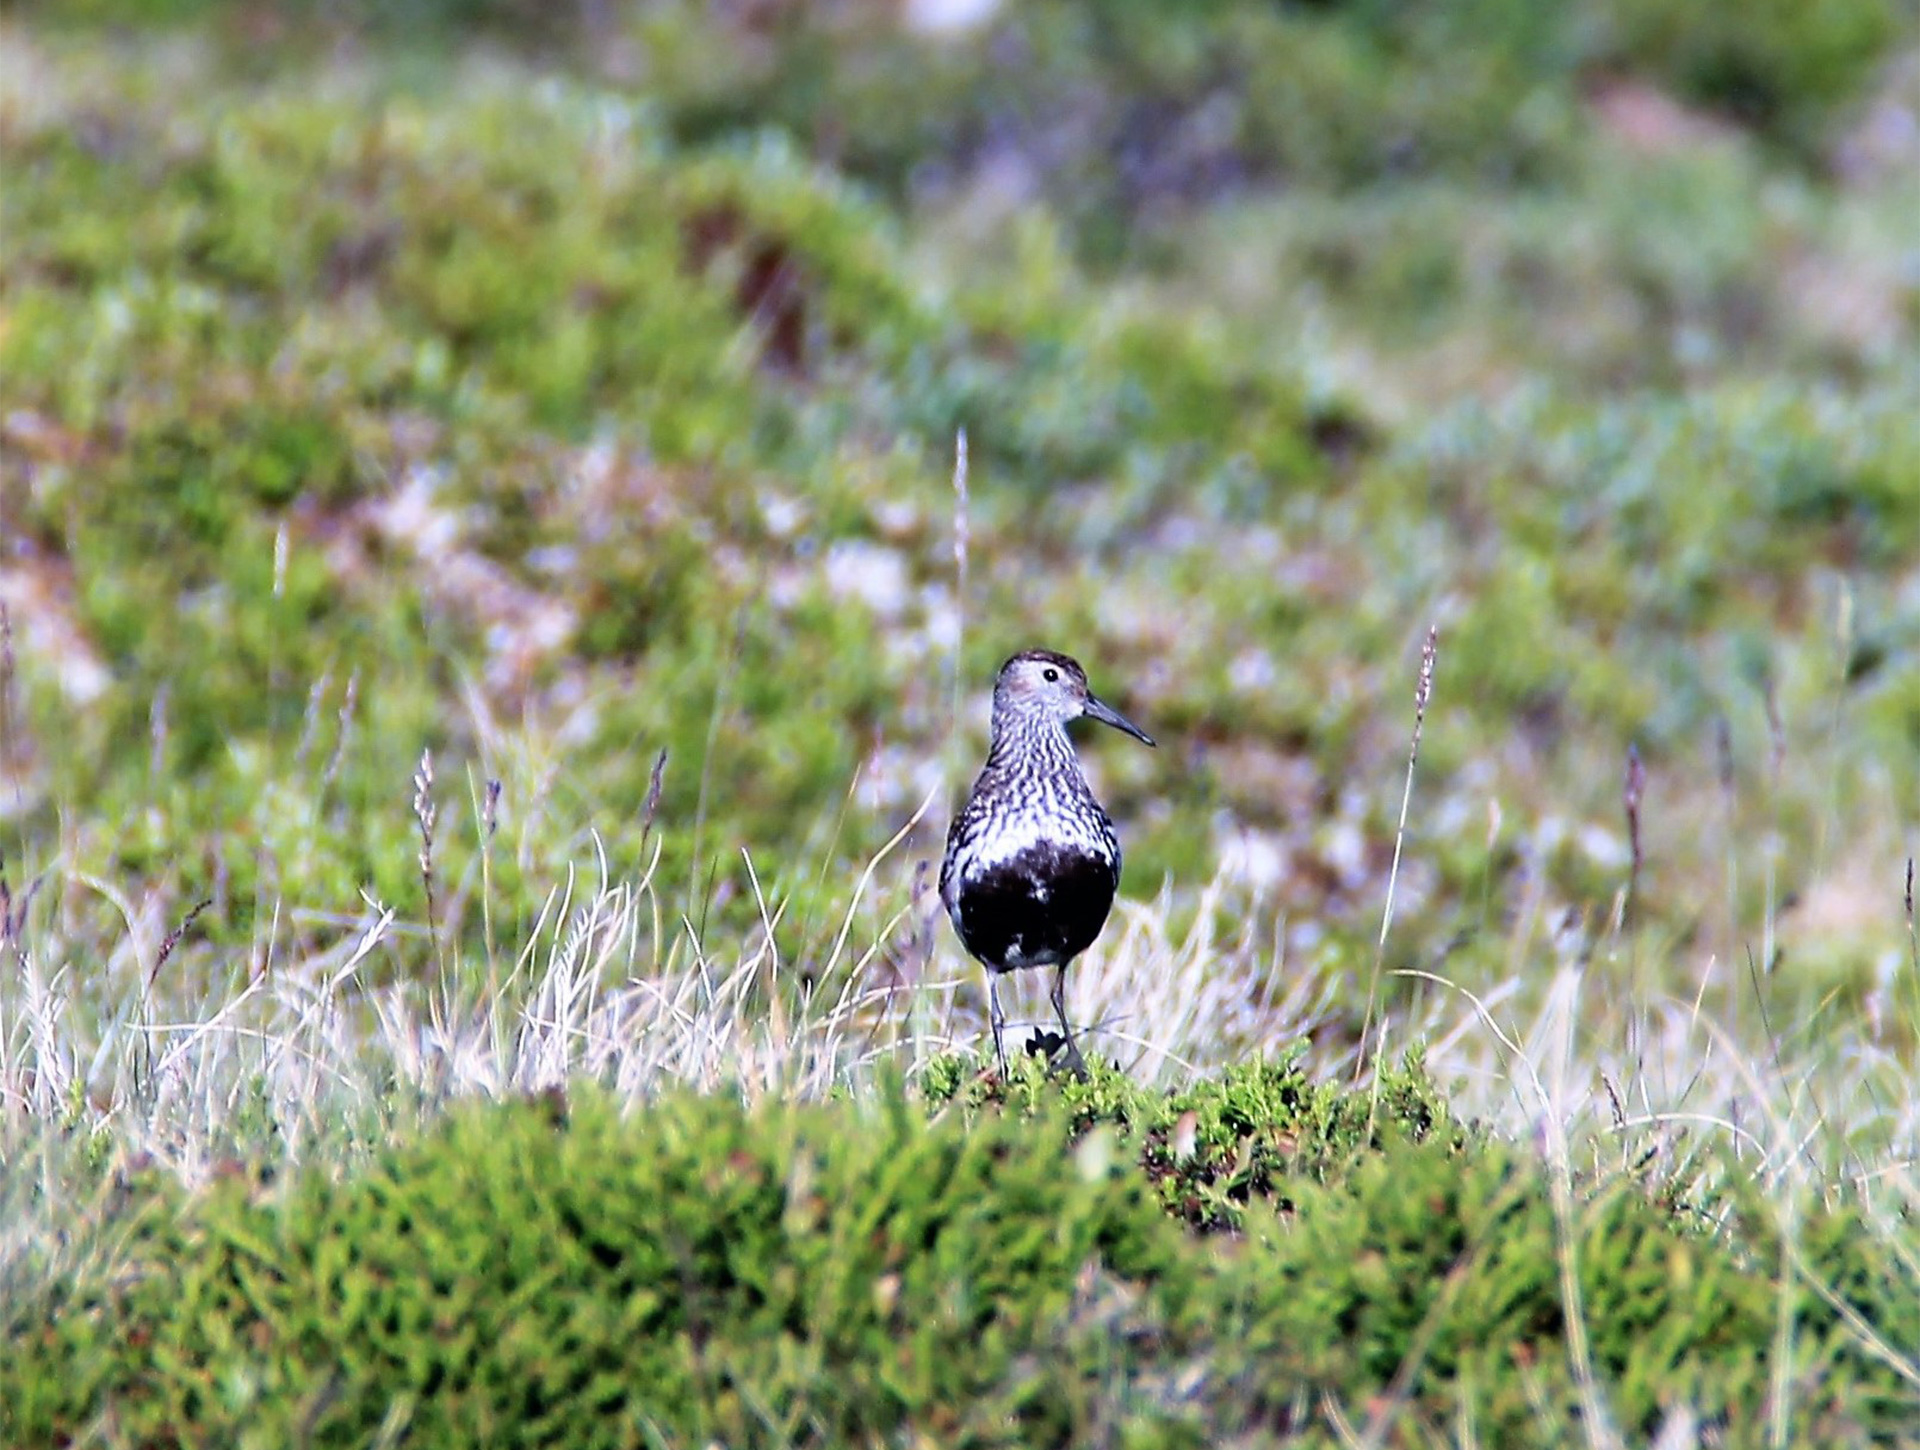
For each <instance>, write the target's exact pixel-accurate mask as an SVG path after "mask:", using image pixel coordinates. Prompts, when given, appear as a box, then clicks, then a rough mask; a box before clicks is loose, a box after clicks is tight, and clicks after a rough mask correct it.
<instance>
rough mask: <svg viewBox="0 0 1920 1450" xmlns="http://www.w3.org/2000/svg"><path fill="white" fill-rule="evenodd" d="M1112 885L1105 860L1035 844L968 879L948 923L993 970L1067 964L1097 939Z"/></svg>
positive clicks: (1115, 874) (1111, 868) (1113, 879)
mask: <svg viewBox="0 0 1920 1450" xmlns="http://www.w3.org/2000/svg"><path fill="white" fill-rule="evenodd" d="M1118 884H1119V873H1118V872H1117V871H1116V870H1115V869H1114V865H1113V863H1112V862H1110V861H1106V860H1102V859H1101V858H1100V857H1098V856H1092V855H1088V854H1086V853H1084V852H1080V851H1063V850H1060V849H1059V848H1058V847H1054V846H1045V845H1042V846H1035V847H1033V848H1032V849H1031V850H1027V851H1022V852H1021V853H1020V854H1019V855H1018V856H1014V857H1011V858H1010V859H1008V860H1007V861H1004V862H1002V863H1000V864H999V865H996V866H992V867H989V868H988V869H987V870H985V871H981V872H979V873H978V874H976V875H974V876H973V877H971V878H970V879H969V880H968V881H967V882H966V884H965V886H964V887H963V889H962V890H961V891H960V893H959V898H960V899H959V901H958V902H957V903H956V904H955V906H956V909H955V911H954V913H953V916H954V925H955V927H957V928H958V929H959V932H960V940H961V941H962V942H963V943H965V945H966V948H967V950H968V951H969V952H971V953H972V954H973V955H974V956H975V957H977V958H979V959H980V960H981V961H982V962H985V963H986V964H987V965H988V966H989V967H991V968H993V969H994V970H995V971H999V972H1006V971H1012V970H1014V969H1015V968H1018V967H1038V966H1048V965H1052V964H1056V963H1059V962H1065V961H1071V960H1072V959H1073V958H1074V957H1077V956H1079V955H1080V953H1081V952H1083V951H1085V950H1086V949H1087V948H1088V947H1089V946H1091V945H1092V944H1093V939H1094V938H1095V937H1097V936H1099V935H1100V928H1101V927H1102V926H1104V925H1106V920H1107V913H1108V912H1109V911H1110V910H1111V909H1112V907H1113V893H1114V888H1115V887H1116V886H1117V885H1118Z"/></svg>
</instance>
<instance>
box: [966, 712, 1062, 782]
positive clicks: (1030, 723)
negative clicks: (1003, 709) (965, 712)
mask: <svg viewBox="0 0 1920 1450" xmlns="http://www.w3.org/2000/svg"><path fill="white" fill-rule="evenodd" d="M986 771H987V773H988V774H992V775H1014V776H1024V775H1039V776H1046V777H1050V778H1053V779H1057V780H1064V781H1071V782H1073V783H1074V784H1076V785H1080V786H1082V787H1084V786H1085V784H1086V776H1085V775H1084V774H1082V773H1081V770H1080V757H1079V756H1078V755H1076V754H1075V753H1074V749H1073V741H1072V740H1070V739H1069V738H1068V737H1067V727H1066V726H1065V725H1063V724H1061V723H1060V722H1059V721H1058V720H1026V719H1020V718H1018V717H1006V716H1001V715H998V714H996V716H995V718H994V722H993V744H992V746H991V747H990V748H989V749H988V751H987V765H986Z"/></svg>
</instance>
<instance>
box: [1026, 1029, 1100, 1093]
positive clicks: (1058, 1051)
mask: <svg viewBox="0 0 1920 1450" xmlns="http://www.w3.org/2000/svg"><path fill="white" fill-rule="evenodd" d="M1027 1051H1028V1052H1029V1053H1031V1054H1034V1055H1036V1056H1039V1057H1042V1058H1044V1059H1046V1063H1047V1066H1048V1067H1050V1068H1052V1069H1053V1070H1054V1071H1055V1072H1061V1073H1067V1074H1069V1075H1071V1076H1073V1077H1077V1078H1080V1079H1081V1080H1082V1081H1085V1079H1086V1077H1087V1060H1086V1058H1084V1057H1082V1056H1081V1055H1080V1044H1079V1043H1077V1042H1075V1041H1074V1040H1073V1039H1072V1038H1071V1037H1068V1036H1066V1035H1065V1034H1064V1033H1060V1032H1049V1031H1047V1030H1045V1029H1044V1028H1036V1029H1035V1030H1034V1033H1033V1036H1031V1037H1029V1038H1028V1039H1027Z"/></svg>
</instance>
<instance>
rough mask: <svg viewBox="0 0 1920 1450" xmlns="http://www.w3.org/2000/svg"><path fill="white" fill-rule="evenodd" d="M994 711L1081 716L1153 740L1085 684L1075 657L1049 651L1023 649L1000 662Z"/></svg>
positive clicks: (1056, 718)
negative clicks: (1004, 661) (1001, 663)
mask: <svg viewBox="0 0 1920 1450" xmlns="http://www.w3.org/2000/svg"><path fill="white" fill-rule="evenodd" d="M993 712H994V714H995V715H996V716H1000V715H1002V714H1003V713H1004V714H1006V715H1011V716H1018V717H1023V718H1026V719H1030V720H1031V719H1041V720H1049V721H1053V722H1055V723H1057V724H1061V725H1065V724H1066V723H1067V722H1068V721H1069V720H1078V719H1080V718H1081V717H1082V716H1084V717H1085V718H1087V719H1089V720H1098V721H1099V722H1100V723H1101V724H1102V725H1111V726H1112V727H1113V728H1114V729H1116V730H1120V731H1124V732H1125V733H1126V734H1128V735H1131V736H1132V737H1133V738H1134V739H1135V740H1138V741H1141V742H1142V743H1143V744H1146V745H1151V744H1153V737H1152V736H1150V735H1148V734H1147V732H1146V731H1144V730H1142V729H1141V728H1140V727H1139V726H1138V725H1136V724H1134V723H1133V722H1132V721H1131V720H1129V719H1127V717H1126V716H1124V715H1122V714H1121V713H1120V712H1119V711H1118V710H1116V709H1114V708H1113V706H1111V705H1109V704H1107V703H1106V701H1104V700H1102V699H1101V698H1100V697H1099V696H1097V695H1095V694H1094V693H1093V692H1092V691H1091V690H1089V689H1088V688H1087V672H1086V671H1085V670H1083V669H1081V668H1080V662H1079V661H1078V660H1075V659H1072V658H1070V657H1069V656H1067V655H1063V654H1055V653H1054V652H1053V651H1052V650H1047V649H1030V650H1022V651H1021V652H1020V653H1019V654H1017V655H1015V656H1014V657H1013V658H1012V659H1010V660H1008V661H1007V662H1006V663H1005V664H1004V665H1002V666H1001V667H1000V677H999V679H997V680H996V681H994V686H993Z"/></svg>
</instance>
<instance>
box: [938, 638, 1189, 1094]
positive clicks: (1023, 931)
mask: <svg viewBox="0 0 1920 1450" xmlns="http://www.w3.org/2000/svg"><path fill="white" fill-rule="evenodd" d="M1083 718H1084V719H1088V720H1098V721H1099V722H1100V723H1101V724H1103V725H1110V726H1112V727H1113V728H1114V729H1116V730H1120V731H1123V732H1124V733H1126V734H1128V735H1131V736H1132V737H1133V738H1134V739H1136V740H1139V741H1141V742H1143V743H1144V744H1146V745H1148V746H1151V745H1152V744H1153V743H1154V742H1153V737H1152V736H1150V735H1148V734H1147V732H1146V731H1144V730H1142V729H1141V728H1140V727H1139V726H1138V725H1135V724H1134V723H1133V722H1132V721H1131V720H1129V719H1127V718H1126V716H1124V715H1122V714H1121V713H1120V712H1119V711H1118V710H1115V709H1114V708H1113V707H1112V706H1111V705H1108V704H1107V703H1106V702H1105V701H1103V700H1101V699H1100V698H1099V697H1098V696H1096V695H1094V694H1093V692H1092V691H1091V690H1089V689H1088V688H1087V672H1086V671H1085V670H1084V669H1082V668H1081V667H1080V663H1079V661H1077V660H1075V659H1072V658H1071V657H1069V656H1067V655H1063V654H1057V653H1055V652H1054V651H1052V650H1046V649H1029V650H1023V651H1021V652H1020V653H1019V654H1016V655H1014V656H1013V657H1012V658H1011V659H1009V660H1008V661H1007V662H1006V663H1005V664H1003V665H1002V666H1001V667H1000V673H999V675H998V677H997V678H996V679H995V680H994V685H993V732H992V740H991V744H990V745H989V747H988V750H987V761H986V765H985V766H984V767H983V768H982V769H981V771H980V776H979V778H978V779H977V780H976V781H975V782H974V784H973V790H972V792H971V793H970V794H969V795H968V797H967V801H966V804H965V805H963V806H962V807H961V808H960V811H959V813H958V814H957V815H955V816H954V818H953V822H952V824H951V825H950V826H949V827H948V828H947V851H946V856H945V857H944V859H943V860H942V861H941V863H940V899H941V901H942V902H943V903H944V904H945V906H946V908H947V915H948V916H949V917H950V918H952V920H953V927H954V930H955V932H956V933H958V935H959V937H960V943H961V945H962V946H964V947H965V948H966V949H967V952H968V954H969V955H970V956H972V957H973V958H974V959H975V960H976V961H978V962H980V964H981V965H982V966H984V967H985V968H986V969H987V1014H988V1020H989V1022H990V1023H991V1024H992V1027H993V1050H994V1054H995V1056H996V1057H998V1059H999V1062H1000V1074H1001V1076H1002V1077H1005V1076H1006V1073H1007V1049H1006V1042H1005V1029H1006V1016H1005V1014H1004V1013H1003V1012H1002V1011H1001V1008H1000V989H999V978H1000V976H1001V974H1002V973H1005V972H1014V971H1021V970H1024V969H1026V968H1030V967H1052V968H1053V993H1052V1000H1053V1010H1054V1011H1055V1012H1056V1013H1057V1014H1058V1015H1059V1018H1060V1030H1061V1033H1062V1036H1063V1040H1064V1043H1065V1046H1066V1061H1067V1063H1068V1065H1069V1066H1070V1067H1071V1068H1072V1069H1073V1070H1074V1071H1076V1072H1081V1073H1084V1072H1085V1070H1086V1063H1085V1059H1084V1058H1082V1057H1081V1055H1080V1049H1079V1047H1078V1045H1077V1044H1076V1043H1075V1042H1074V1039H1073V1028H1072V1026H1071V1025H1070V1024H1069V1023H1068V1021H1067V1005H1066V989H1067V964H1068V963H1069V962H1071V961H1072V960H1073V959H1074V958H1075V957H1077V956H1079V955H1080V953H1082V952H1083V951H1085V950H1086V949H1087V948H1088V947H1089V946H1091V945H1092V944H1093V941H1094V938H1096V937H1097V936H1099V935H1100V929H1101V927H1103V926H1105V925H1106V921H1107V913H1108V912H1109V911H1111V910H1112V908H1113V896H1114V892H1115V890H1116V889H1117V888H1118V887H1119V885H1120V838H1119V836H1118V835H1117V834H1116V833H1115V831H1114V829H1113V821H1112V819H1111V818H1110V817H1109V816H1108V815H1107V812H1106V810H1105V808H1104V807H1102V806H1101V804H1100V802H1099V801H1098V800H1096V799H1095V798H1094V794H1093V791H1092V789H1091V788H1090V787H1089V786H1088V785H1087V777H1086V775H1085V773H1084V772H1083V771H1082V770H1081V768H1080V757H1079V756H1078V755H1076V754H1075V753H1074V748H1073V741H1072V740H1071V739H1069V738H1068V735H1067V725H1068V723H1069V722H1070V721H1073V720H1078V719H1083Z"/></svg>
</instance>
